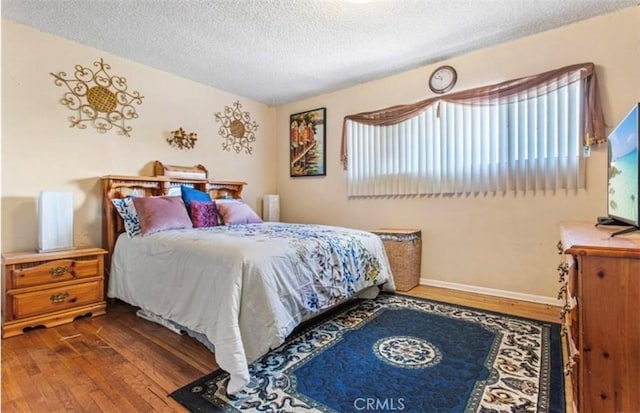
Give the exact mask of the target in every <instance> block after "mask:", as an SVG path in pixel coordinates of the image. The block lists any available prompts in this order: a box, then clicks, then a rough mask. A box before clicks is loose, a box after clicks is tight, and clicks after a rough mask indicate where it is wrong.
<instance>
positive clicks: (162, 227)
mask: <svg viewBox="0 0 640 413" xmlns="http://www.w3.org/2000/svg"><path fill="white" fill-rule="evenodd" d="M133 205H135V207H136V211H137V212H138V219H139V220H140V228H141V229H142V235H149V234H153V233H154V232H160V231H166V230H169V229H182V228H193V224H192V223H191V219H190V218H189V214H187V209H186V208H185V206H184V202H183V201H182V198H181V197H179V196H161V197H151V198H133Z"/></svg>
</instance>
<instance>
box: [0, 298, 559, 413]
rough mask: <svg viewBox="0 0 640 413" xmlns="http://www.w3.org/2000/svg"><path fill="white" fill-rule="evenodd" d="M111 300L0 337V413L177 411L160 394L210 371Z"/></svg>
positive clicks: (492, 302)
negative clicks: (57, 322)
mask: <svg viewBox="0 0 640 413" xmlns="http://www.w3.org/2000/svg"><path fill="white" fill-rule="evenodd" d="M408 294H409V295H413V296H417V297H423V298H430V299H434V300H438V301H444V302H451V303H455V304H460V305H466V306H469V307H475V308H482V309H487V310H491V311H498V312H503V313H509V314H514V315H519V316H523V317H529V318H535V319H539V320H544V321H552V322H558V321H559V317H558V313H559V309H558V308H557V307H551V306H547V305H540V304H533V303H526V302H521V301H515V300H507V299H502V298H497V297H490V296H484V295H479V294H471V293H464V292H459V291H453V290H446V289H442V288H434V287H425V286H418V287H416V288H414V289H413V290H411V291H410V292H409V293H408ZM135 311H136V309H135V308H134V307H131V306H129V305H127V304H124V303H122V302H112V303H110V304H109V305H108V307H107V314H106V315H104V316H100V317H95V318H84V319H79V320H76V321H75V322H74V323H71V324H66V325H63V326H59V327H54V328H50V329H36V330H33V331H30V332H28V333H27V334H24V335H21V336H17V337H12V338H9V339H3V340H2V405H1V407H2V412H4V413H6V412H20V413H23V412H34V413H40V412H91V413H94V412H184V411H185V409H183V408H182V407H181V406H180V405H179V404H178V403H177V402H175V401H174V400H173V399H171V398H169V397H167V394H168V393H170V392H172V391H174V390H176V389H177V388H179V387H181V386H183V385H185V384H187V383H189V382H191V381H193V380H195V379H197V378H198V377H200V376H202V375H204V374H206V373H209V372H211V371H213V370H214V369H216V368H217V364H216V362H215V358H214V356H213V354H212V353H211V352H210V351H209V350H208V349H206V348H205V347H204V346H203V345H202V344H200V343H198V342H197V341H196V340H194V339H192V338H190V337H185V336H180V335H178V334H175V333H173V332H171V331H170V330H168V329H165V328H163V327H160V326H158V325H157V324H154V323H151V322H149V321H146V320H143V319H140V318H139V317H137V316H136V315H135Z"/></svg>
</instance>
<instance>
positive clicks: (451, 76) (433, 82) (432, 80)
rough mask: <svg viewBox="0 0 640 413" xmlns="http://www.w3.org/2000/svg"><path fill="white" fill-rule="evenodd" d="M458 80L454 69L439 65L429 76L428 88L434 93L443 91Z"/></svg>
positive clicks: (449, 88) (447, 89)
mask: <svg viewBox="0 0 640 413" xmlns="http://www.w3.org/2000/svg"><path fill="white" fill-rule="evenodd" d="M456 80H458V74H457V73H456V69H454V68H453V67H451V66H440V67H439V68H437V69H436V70H434V71H433V73H431V76H430V77H429V88H430V89H431V90H432V91H433V92H434V93H445V92H448V91H450V90H451V88H453V86H454V85H455V84H456Z"/></svg>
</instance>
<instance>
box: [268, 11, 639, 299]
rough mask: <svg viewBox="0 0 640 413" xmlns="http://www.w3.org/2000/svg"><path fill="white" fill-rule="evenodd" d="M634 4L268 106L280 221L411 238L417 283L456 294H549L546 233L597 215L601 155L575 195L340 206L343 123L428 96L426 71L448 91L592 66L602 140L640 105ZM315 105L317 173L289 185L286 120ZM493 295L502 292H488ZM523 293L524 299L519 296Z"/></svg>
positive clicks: (552, 278) (550, 255)
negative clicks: (319, 146)
mask: <svg viewBox="0 0 640 413" xmlns="http://www.w3.org/2000/svg"><path fill="white" fill-rule="evenodd" d="M639 27H640V7H632V8H628V9H625V10H622V11H619V12H617V13H614V14H610V15H605V16H601V17H597V18H594V19H590V20H586V21H583V22H579V23H576V24H572V25H569V26H565V27H562V28H559V29H556V30H551V31H548V32H544V33H541V34H537V35H533V36H530V37H527V38H523V39H520V40H517V41H512V42H509V43H504V44H501V45H498V46H495V47H491V48H486V49H483V50H480V51H477V52H474V53H469V54H466V55H463V56H458V57H455V58H452V59H450V60H447V61H444V62H438V63H436V64H432V65H428V66H424V67H421V68H419V69H415V70H411V71H408V72H405V73H402V74H399V75H396V76H391V77H387V78H384V79H380V80H377V81H373V82H369V83H366V84H362V85H359V86H356V87H352V88H348V89H344V90H340V91H337V92H335V93H330V94H325V95H321V96H317V97H314V98H311V99H307V100H304V101H300V102H296V103H293V104H290V105H286V106H281V107H278V108H277V146H278V167H277V176H278V192H279V193H280V197H281V203H282V205H281V217H282V219H283V220H287V221H293V222H320V223H326V224H337V225H344V226H349V227H356V228H364V229H373V228H378V227H391V228H394V227H395V228H416V229H420V230H422V234H423V253H422V274H421V276H422V278H423V281H431V282H434V283H445V284H453V285H456V284H460V285H462V288H467V287H466V286H472V287H473V288H480V289H491V290H505V291H507V292H509V293H515V295H518V294H521V295H524V296H525V297H526V298H531V299H538V298H540V297H546V298H548V299H553V298H554V297H555V296H556V294H557V289H558V282H557V274H556V267H557V265H558V262H559V258H558V255H557V251H556V242H557V241H558V238H559V237H558V230H557V225H558V223H559V222H560V221H563V220H587V221H592V222H593V221H595V219H596V217H597V216H598V215H604V214H605V213H606V172H607V171H606V147H601V148H592V155H591V157H590V158H589V159H588V163H587V188H586V190H580V191H578V192H577V193H576V192H573V191H568V192H567V191H559V192H557V193H552V192H547V193H542V192H538V193H517V194H513V193H510V194H507V195H505V196H503V195H486V196H485V195H480V196H475V195H469V196H453V197H417V198H406V199H400V198H398V199H366V200H363V199H348V198H347V196H346V192H347V191H346V175H345V172H344V171H343V170H342V167H341V165H340V162H339V159H340V157H339V155H340V139H341V132H342V129H341V128H342V121H343V118H344V116H346V115H349V114H354V113H358V112H363V111H369V110H375V109H381V108H384V107H387V106H391V105H396V104H404V103H411V102H414V101H417V100H421V99H424V98H427V97H429V96H431V95H432V94H431V92H430V91H429V89H428V86H427V79H428V77H429V75H430V73H431V72H432V71H433V70H434V69H435V68H436V67H437V66H439V65H441V64H444V63H446V64H450V65H452V66H454V67H455V68H456V70H457V72H458V83H457V85H456V86H455V88H454V89H453V92H457V91H461V90H464V89H469V88H474V87H478V86H482V85H487V84H492V83H497V82H500V81H503V80H507V79H513V78H517V77H521V76H525V75H530V74H535V73H540V72H544V71H547V70H550V69H555V68H559V67H562V66H565V65H569V64H573V63H580V62H594V63H595V64H596V68H597V73H598V76H599V80H600V91H601V95H602V99H603V106H604V114H605V120H606V122H607V125H608V129H607V132H609V131H610V130H611V128H612V127H613V126H615V124H616V123H617V122H618V121H619V120H620V119H621V118H622V117H623V115H624V114H625V113H626V112H627V111H628V110H629V108H631V106H632V104H633V103H634V102H637V101H639V100H640V48H639V43H640V34H639V33H640V32H639V30H640V29H639ZM319 107H326V108H327V119H328V125H327V176H326V177H313V178H290V177H289V169H288V164H289V162H288V161H289V159H288V157H289V152H288V147H289V142H288V139H289V136H288V131H289V128H288V125H289V115H290V114H292V113H297V112H301V111H305V110H310V109H315V108H319ZM496 292H497V293H502V291H496ZM528 296H534V297H528Z"/></svg>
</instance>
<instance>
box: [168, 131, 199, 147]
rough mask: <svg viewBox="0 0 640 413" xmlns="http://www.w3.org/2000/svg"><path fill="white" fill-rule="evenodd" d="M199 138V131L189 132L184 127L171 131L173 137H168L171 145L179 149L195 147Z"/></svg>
mask: <svg viewBox="0 0 640 413" xmlns="http://www.w3.org/2000/svg"><path fill="white" fill-rule="evenodd" d="M197 140H198V134H197V133H195V132H190V133H187V132H185V131H184V130H183V129H182V128H179V129H178V130H174V131H171V137H170V138H167V142H168V143H169V145H170V146H173V147H175V148H178V149H193V147H194V146H196V141H197Z"/></svg>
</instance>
